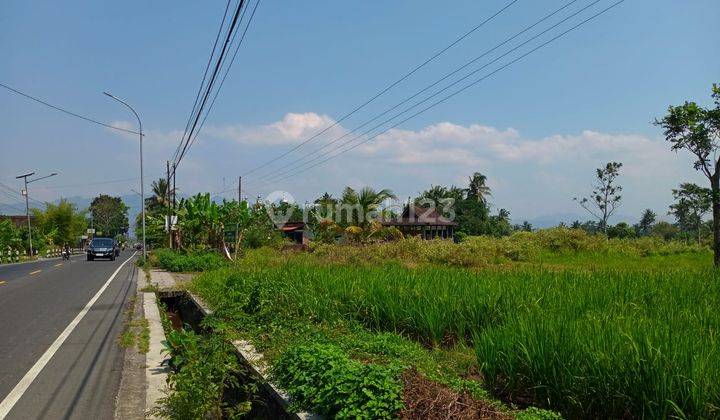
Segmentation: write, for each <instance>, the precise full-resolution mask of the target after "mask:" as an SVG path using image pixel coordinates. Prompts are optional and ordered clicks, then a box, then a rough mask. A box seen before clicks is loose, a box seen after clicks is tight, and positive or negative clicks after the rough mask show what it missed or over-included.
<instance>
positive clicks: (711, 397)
mask: <svg viewBox="0 0 720 420" xmlns="http://www.w3.org/2000/svg"><path fill="white" fill-rule="evenodd" d="M258 255H259V260H258V259H254V258H253V257H252V255H251V256H250V258H249V259H248V260H247V261H246V264H244V265H243V264H241V265H240V266H239V267H236V268H233V269H225V270H220V271H217V272H210V273H206V274H203V275H201V276H200V277H198V278H197V279H196V282H195V284H194V287H195V289H196V291H198V292H199V293H200V294H201V295H202V296H203V297H204V298H205V299H206V300H208V302H209V303H210V304H211V305H213V306H214V307H215V308H216V309H217V310H218V311H220V313H225V314H242V313H252V314H253V317H254V319H259V320H263V319H264V320H266V322H267V323H268V325H272V324H273V322H274V321H273V320H276V319H278V318H285V319H303V320H312V321H314V322H318V323H327V322H332V321H334V320H338V319H352V320H355V321H357V322H360V323H362V324H363V325H365V326H366V327H368V328H370V329H373V330H380V331H392V332H399V333H401V334H403V335H405V336H407V337H411V338H413V339H416V340H418V341H420V342H422V343H424V344H426V345H428V346H446V345H450V344H453V343H455V342H458V341H462V342H465V343H467V344H471V345H474V346H475V348H476V353H477V358H478V364H479V366H480V368H481V371H482V373H483V376H484V378H485V381H486V383H487V384H488V385H489V386H490V387H491V388H492V390H493V391H495V392H497V393H498V394H500V395H502V396H505V397H507V398H508V399H511V400H513V401H515V402H519V403H533V404H536V405H540V406H545V407H550V408H553V409H557V410H560V411H562V412H563V413H565V414H568V415H570V416H572V417H588V416H595V417H624V416H637V417H652V418H655V417H667V416H674V415H677V416H687V417H717V416H719V415H720V414H719V413H720V411H718V410H719V408H718V406H720V353H718V350H719V349H720V339H718V331H720V314H718V308H720V280H719V277H718V275H717V274H716V273H715V272H713V271H709V270H647V271H638V270H582V271H576V270H559V271H558V270H552V271H550V270H540V269H519V270H484V271H480V272H471V271H468V270H464V269H459V268H439V267H432V266H430V267H424V268H420V269H408V268H406V267H404V266H402V265H400V264H384V265H380V266H368V265H330V266H320V265H318V264H316V263H312V262H309V261H316V259H315V258H316V257H313V258H306V257H301V256H297V257H288V258H287V260H285V261H283V260H274V259H272V258H270V259H268V257H267V255H263V254H262V253H260V254H258ZM259 261H260V262H262V264H257V263H258V262H259ZM270 265H272V267H270V268H268V266H270Z"/></svg>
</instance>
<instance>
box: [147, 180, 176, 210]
mask: <svg viewBox="0 0 720 420" xmlns="http://www.w3.org/2000/svg"><path fill="white" fill-rule="evenodd" d="M150 187H151V190H152V193H153V195H152V196H150V197H148V198H146V199H145V209H146V211H148V212H154V213H157V212H163V211H165V209H166V207H167V205H168V198H169V195H168V193H169V192H170V191H168V183H167V179H165V178H158V179H157V180H155V181H153V182H152V184H151V186H150Z"/></svg>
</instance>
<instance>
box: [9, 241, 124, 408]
mask: <svg viewBox="0 0 720 420" xmlns="http://www.w3.org/2000/svg"><path fill="white" fill-rule="evenodd" d="M135 254H137V251H136V252H133V254H132V255H131V256H130V258H128V259H127V260H125V261H123V263H122V264H120V266H119V267H118V268H117V269H116V270H115V272H113V273H112V275H111V276H110V278H109V279H107V281H106V282H105V284H103V286H102V287H101V288H100V290H98V291H97V293H95V296H93V297H92V298H91V299H90V301H88V303H87V304H86V305H85V307H84V308H82V310H81V311H80V312H79V313H78V314H77V315H76V316H75V318H74V319H73V320H72V321H70V323H69V324H68V326H67V327H65V329H64V330H63V332H61V333H60V335H59V336H58V337H57V338H56V339H55V341H53V343H52V344H51V345H50V347H48V349H47V350H45V353H43V355H42V356H40V358H39V359H38V360H37V362H35V364H34V365H33V366H32V367H31V368H30V370H28V371H27V373H26V374H25V376H23V377H22V379H20V382H18V383H17V385H15V387H14V388H13V389H12V391H10V393H8V394H7V396H6V397H5V399H4V400H2V402H0V420H3V419H4V418H5V417H7V415H8V414H10V410H12V409H13V407H15V404H17V402H18V401H19V400H20V398H22V396H23V394H25V391H27V390H28V388H30V385H32V383H33V382H34V381H35V378H37V377H38V375H39V374H40V372H42V370H43V369H44V368H45V365H47V364H48V362H49V361H50V359H52V357H53V356H54V355H55V353H56V352H57V351H58V349H59V348H60V346H62V345H63V343H64V342H65V340H67V338H68V337H69V336H70V334H71V333H72V332H73V331H74V330H75V327H77V325H78V324H79V323H80V321H82V319H83V318H84V317H85V315H86V314H87V313H88V312H89V311H90V308H92V306H93V305H94V304H95V302H96V301H97V300H98V299H99V298H100V296H101V295H102V294H103V292H104V291H105V289H107V287H108V286H109V285H110V283H111V282H112V281H113V279H115V276H117V274H118V273H119V272H120V270H122V268H123V267H124V266H125V264H127V262H128V261H130V260H131V259H133V257H135Z"/></svg>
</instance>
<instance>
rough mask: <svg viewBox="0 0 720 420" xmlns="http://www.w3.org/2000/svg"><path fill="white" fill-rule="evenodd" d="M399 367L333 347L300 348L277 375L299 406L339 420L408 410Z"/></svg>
mask: <svg viewBox="0 0 720 420" xmlns="http://www.w3.org/2000/svg"><path fill="white" fill-rule="evenodd" d="M399 373H400V369H399V368H393V367H387V366H382V365H377V364H372V363H369V364H362V363H360V362H358V361H355V360H351V359H350V358H349V357H348V356H347V354H345V353H344V352H343V351H342V350H341V349H340V348H339V347H337V346H334V345H330V344H318V343H313V344H307V345H301V346H296V347H294V348H291V349H289V350H287V351H286V352H285V353H283V354H282V355H281V356H280V358H279V359H278V360H277V361H276V363H275V366H274V369H273V376H274V377H275V379H276V380H277V381H278V384H279V385H280V386H282V387H283V388H285V389H286V390H287V392H288V393H289V394H290V396H291V397H292V398H293V404H295V405H297V406H298V407H299V408H302V409H309V410H311V411H313V412H315V413H317V414H322V415H327V416H332V417H335V418H357V419H363V418H368V419H369V418H373V419H390V418H395V417H396V413H397V412H398V411H399V410H400V409H401V408H402V407H403V403H402V397H401V394H402V385H401V384H400V381H399V379H398V375H399Z"/></svg>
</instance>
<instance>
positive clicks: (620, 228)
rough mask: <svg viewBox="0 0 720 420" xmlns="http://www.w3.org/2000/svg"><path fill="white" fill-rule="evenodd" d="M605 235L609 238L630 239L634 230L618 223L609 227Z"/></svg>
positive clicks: (622, 223) (633, 234)
mask: <svg viewBox="0 0 720 420" xmlns="http://www.w3.org/2000/svg"><path fill="white" fill-rule="evenodd" d="M607 234H608V237H609V238H621V239H622V238H632V237H634V236H635V229H633V228H632V226H630V225H628V224H627V223H625V222H620V223H618V224H616V225H615V226H609V227H608V230H607Z"/></svg>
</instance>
